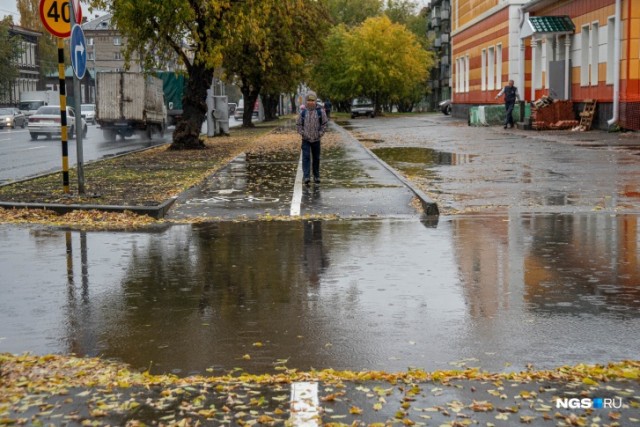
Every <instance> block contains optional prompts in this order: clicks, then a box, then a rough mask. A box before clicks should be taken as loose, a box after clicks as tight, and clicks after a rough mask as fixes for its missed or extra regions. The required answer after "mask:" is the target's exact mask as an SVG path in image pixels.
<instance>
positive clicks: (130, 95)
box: [96, 71, 167, 141]
mask: <svg viewBox="0 0 640 427" xmlns="http://www.w3.org/2000/svg"><path fill="white" fill-rule="evenodd" d="M96 122H97V123H98V125H99V126H100V127H101V128H102V132H103V134H104V138H105V139H106V140H108V141H114V140H115V139H116V136H117V135H120V137H121V138H122V139H124V138H125V137H127V136H132V135H133V134H134V133H135V132H136V131H144V132H146V134H147V136H148V137H149V138H151V137H152V135H153V134H154V133H157V134H160V135H163V134H164V130H165V128H166V125H167V109H166V107H165V104H164V95H163V89H162V80H161V79H159V78H157V77H153V76H150V75H145V74H141V73H132V72H122V71H104V72H99V73H97V74H96Z"/></svg>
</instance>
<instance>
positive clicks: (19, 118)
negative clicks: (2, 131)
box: [0, 108, 27, 129]
mask: <svg viewBox="0 0 640 427" xmlns="http://www.w3.org/2000/svg"><path fill="white" fill-rule="evenodd" d="M5 126H6V127H8V128H14V129H15V128H17V127H21V128H23V129H24V128H25V127H26V126H27V116H25V115H24V114H22V112H21V111H20V110H18V109H17V108H0V128H4V127H5Z"/></svg>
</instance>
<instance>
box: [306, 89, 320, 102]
mask: <svg viewBox="0 0 640 427" xmlns="http://www.w3.org/2000/svg"><path fill="white" fill-rule="evenodd" d="M316 99H318V97H317V96H316V93H315V92H314V91H312V90H310V91H309V92H307V101H315V100H316Z"/></svg>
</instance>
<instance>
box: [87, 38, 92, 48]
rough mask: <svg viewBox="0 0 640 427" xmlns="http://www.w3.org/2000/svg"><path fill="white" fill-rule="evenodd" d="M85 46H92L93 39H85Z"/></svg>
mask: <svg viewBox="0 0 640 427" xmlns="http://www.w3.org/2000/svg"><path fill="white" fill-rule="evenodd" d="M87 46H93V37H89V38H88V39H87Z"/></svg>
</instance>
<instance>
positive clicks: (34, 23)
mask: <svg viewBox="0 0 640 427" xmlns="http://www.w3.org/2000/svg"><path fill="white" fill-rule="evenodd" d="M39 5H40V1H39V0H17V2H16V6H17V7H18V12H20V26H22V27H24V28H28V29H30V30H35V31H39V32H41V33H42V36H40V37H39V38H38V61H39V65H40V75H41V76H42V77H44V76H46V75H47V74H50V73H53V72H55V71H56V70H57V69H58V39H57V38H56V37H55V36H53V35H51V34H50V33H49V31H47V29H46V28H45V27H44V25H43V24H42V21H41V19H40V10H39ZM67 56H68V55H67ZM42 86H43V87H44V84H42Z"/></svg>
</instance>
